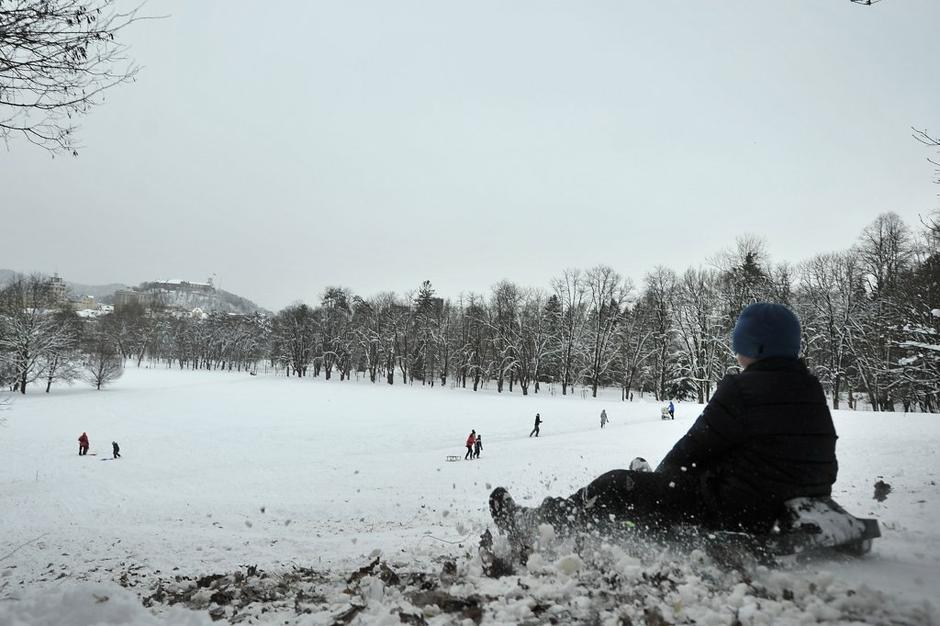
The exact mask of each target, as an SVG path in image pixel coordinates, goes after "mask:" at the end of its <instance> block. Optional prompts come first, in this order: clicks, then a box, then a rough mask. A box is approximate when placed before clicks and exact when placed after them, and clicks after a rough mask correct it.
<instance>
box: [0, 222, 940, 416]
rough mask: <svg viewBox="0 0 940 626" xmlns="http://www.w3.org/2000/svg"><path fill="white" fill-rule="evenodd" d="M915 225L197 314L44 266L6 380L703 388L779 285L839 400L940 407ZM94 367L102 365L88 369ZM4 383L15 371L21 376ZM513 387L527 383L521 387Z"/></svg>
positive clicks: (936, 268) (23, 284) (930, 242)
mask: <svg viewBox="0 0 940 626" xmlns="http://www.w3.org/2000/svg"><path fill="white" fill-rule="evenodd" d="M925 222H926V223H925V224H923V226H922V227H919V228H918V229H917V230H916V231H914V230H912V229H910V228H909V227H908V226H907V225H906V224H904V222H903V221H902V220H901V219H900V218H899V217H898V216H897V215H896V214H893V213H886V214H884V215H881V216H879V217H878V218H877V219H876V220H875V221H874V222H872V224H870V225H869V226H868V227H866V228H865V229H864V230H863V231H862V233H861V235H860V236H859V238H858V241H857V243H856V245H855V246H853V247H852V248H851V249H849V250H846V251H842V252H837V253H829V254H820V255H817V256H814V257H812V258H811V259H808V260H806V261H805V262H803V263H801V264H799V265H795V266H794V265H790V264H787V263H774V262H772V260H771V259H770V258H769V257H768V255H767V252H766V247H765V245H764V243H763V241H761V240H760V239H757V238H753V237H742V238H740V239H739V240H738V241H737V242H736V245H735V246H734V247H733V248H732V249H730V250H728V251H726V252H724V253H722V254H719V255H717V256H716V257H714V258H712V259H710V260H709V263H708V265H707V266H705V267H698V268H689V269H687V270H686V271H684V272H682V273H677V272H675V271H673V270H671V269H668V268H665V267H657V268H655V269H654V270H653V271H651V272H649V273H648V274H647V275H646V277H645V279H644V281H643V283H642V284H641V285H640V286H636V285H634V284H632V283H631V281H629V280H627V279H624V278H623V277H622V276H620V275H619V274H618V273H617V272H616V271H614V270H613V269H612V268H610V267H607V266H597V267H594V268H591V269H589V270H586V271H581V270H576V269H571V270H566V271H564V272H562V273H561V275H560V276H558V277H557V278H555V279H554V280H552V282H551V284H550V286H549V288H548V289H540V288H528V287H523V286H520V285H517V284H515V283H512V282H509V281H501V282H499V283H497V284H496V285H494V286H493V288H492V289H491V290H490V292H489V293H488V294H472V293H471V294H465V295H462V296H460V297H459V298H457V299H456V300H446V299H443V298H440V297H438V296H437V295H436V293H435V290H434V287H433V286H432V285H431V283H430V282H427V281H425V282H424V283H422V284H421V286H420V287H419V288H418V289H417V290H416V291H414V292H412V293H408V294H404V295H399V294H395V293H391V292H386V293H380V294H378V295H375V296H372V297H369V298H363V297H360V296H358V295H355V294H353V293H352V292H351V291H350V290H349V289H346V288H341V287H329V288H327V289H326V290H325V291H324V293H323V295H322V297H321V299H320V301H319V303H317V304H316V305H314V306H310V305H307V304H302V303H298V304H294V305H291V306H289V307H287V308H285V309H283V310H282V311H280V312H279V313H277V314H276V315H274V316H273V317H270V318H268V317H265V316H262V315H251V316H241V315H228V314H221V313H219V314H212V315H209V316H199V317H192V316H189V315H180V314H179V313H177V314H171V313H170V312H169V311H165V310H162V311H161V310H159V309H153V310H148V309H144V308H142V307H133V306H131V307H124V308H120V309H118V310H116V311H114V312H113V313H111V314H108V315H105V316H103V317H100V318H97V319H94V320H81V319H79V318H78V317H77V316H76V314H75V313H74V312H71V311H69V310H67V309H61V310H58V309H56V308H55V307H54V306H52V305H50V304H48V303H44V302H43V301H42V298H43V297H44V296H43V293H44V292H43V284H44V283H43V282H42V281H41V280H39V279H23V280H20V281H17V282H15V283H13V284H12V285H10V286H8V287H7V288H6V289H5V290H4V291H3V308H2V314H0V320H2V323H0V355H2V359H0V362H2V363H3V368H4V369H3V376H4V381H5V382H6V383H7V384H11V385H12V386H16V387H17V388H18V389H19V390H21V391H23V392H25V389H26V385H27V384H29V383H31V382H35V381H38V380H42V381H44V384H45V386H46V389H47V390H48V388H49V387H50V386H51V385H52V384H53V383H54V382H56V381H60V380H66V381H68V380H73V379H74V378H76V377H77V371H78V370H79V369H82V368H84V370H85V371H88V368H89V364H92V365H96V367H97V369H98V370H100V369H101V368H102V367H103V365H104V364H105V363H124V362H135V363H136V364H137V365H138V366H139V365H141V363H142V362H143V361H144V359H149V360H150V361H153V362H162V363H163V364H165V365H166V366H173V367H179V368H189V369H220V368H221V369H232V370H250V371H254V370H255V369H256V368H257V366H258V364H259V363H267V364H270V365H272V366H274V367H276V368H279V369H282V371H283V372H284V373H285V374H286V375H288V376H296V377H299V378H303V377H311V376H312V377H319V376H321V375H322V376H323V377H324V378H326V379H328V380H329V379H331V378H332V377H333V376H336V375H338V376H339V378H340V380H345V379H348V378H350V377H351V376H352V375H354V374H355V373H359V374H360V375H364V376H367V377H368V379H369V380H371V381H372V382H374V383H375V382H379V381H382V382H384V383H387V384H395V383H406V384H417V383H421V384H422V385H430V386H435V385H442V386H443V385H448V384H450V385H453V386H460V387H469V388H472V389H473V390H477V389H480V388H481V387H483V386H486V385H490V384H492V385H495V388H496V390H497V391H499V392H503V391H509V392H515V391H518V392H520V393H522V394H523V395H527V394H529V393H539V391H540V389H541V388H542V387H543V385H545V384H546V383H551V384H553V385H557V387H558V388H560V392H561V393H562V394H563V395H566V394H568V393H570V392H571V391H572V388H573V387H574V386H575V385H580V386H582V387H584V388H587V389H589V390H590V392H591V393H592V394H594V395H596V394H597V391H598V389H600V388H601V387H604V386H616V387H618V388H619V389H620V392H621V398H623V399H628V398H629V397H631V394H632V393H634V392H637V393H649V394H652V395H653V396H654V397H655V398H656V399H658V400H665V399H669V398H677V399H691V400H696V401H698V402H705V401H707V400H708V398H709V397H710V396H711V393H712V392H713V390H714V388H715V385H716V384H717V382H718V381H719V380H720V379H721V378H722V377H723V376H724V375H726V374H727V373H729V372H734V371H736V364H735V360H734V355H733V353H732V350H731V347H730V332H731V329H732V328H733V325H734V322H735V319H736V317H737V315H738V313H739V312H740V311H741V309H742V308H744V307H745V306H746V305H747V304H749V303H751V302H756V301H773V302H781V303H784V304H787V305H788V306H790V307H791V308H793V309H794V310H795V311H796V312H797V313H798V315H799V316H800V318H801V320H802V322H803V346H804V347H803V351H804V358H805V359H806V361H807V363H808V364H809V365H810V366H811V367H812V368H813V370H814V371H815V372H816V374H817V376H819V378H820V380H821V381H822V383H823V385H824V386H825V388H826V390H827V391H828V393H829V394H830V396H831V398H832V402H833V406H834V407H836V408H839V407H840V406H841V405H842V403H843V402H847V403H848V405H849V406H850V407H854V406H855V404H856V402H857V401H858V400H859V399H862V400H864V401H865V404H867V405H869V406H870V407H872V408H873V409H874V410H895V409H898V408H903V409H904V410H912V409H915V408H916V409H920V410H925V411H938V410H940V397H938V393H940V382H938V381H940V231H938V224H937V221H936V220H935V219H932V220H926V221H925ZM93 378H95V379H99V380H100V379H101V376H94V377H93ZM11 381H12V382H11ZM517 388H518V389H517Z"/></svg>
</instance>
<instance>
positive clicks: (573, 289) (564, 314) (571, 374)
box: [552, 269, 587, 395]
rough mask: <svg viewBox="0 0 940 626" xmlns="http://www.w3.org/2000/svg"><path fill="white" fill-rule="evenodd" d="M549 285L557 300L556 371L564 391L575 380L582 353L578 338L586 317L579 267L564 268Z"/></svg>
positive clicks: (583, 330)
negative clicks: (558, 317) (558, 304)
mask: <svg viewBox="0 0 940 626" xmlns="http://www.w3.org/2000/svg"><path fill="white" fill-rule="evenodd" d="M552 289H553V291H554V292H555V295H556V296H557V298H558V301H559V303H560V304H561V320H559V322H560V323H559V324H558V329H559V332H558V350H557V354H558V356H557V358H558V363H559V372H558V373H559V376H560V377H561V395H566V394H567V393H568V387H569V386H571V385H573V384H574V383H575V382H576V381H577V375H578V371H577V367H578V363H579V361H580V358H581V356H582V355H581V349H582V346H583V342H582V339H583V337H584V332H585V322H586V317H587V313H586V309H587V304H586V302H585V292H586V285H585V282H584V277H583V276H582V274H581V270H578V269H567V270H565V271H564V272H562V275H561V277H559V278H556V279H554V280H553V281H552Z"/></svg>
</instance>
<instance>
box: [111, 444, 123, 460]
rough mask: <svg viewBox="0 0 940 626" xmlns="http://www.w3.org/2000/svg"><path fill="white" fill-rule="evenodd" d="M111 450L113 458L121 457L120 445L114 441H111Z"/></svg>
mask: <svg viewBox="0 0 940 626" xmlns="http://www.w3.org/2000/svg"><path fill="white" fill-rule="evenodd" d="M111 452H112V456H113V457H114V458H115V459H119V458H121V446H119V445H118V443H117V442H116V441H112V442H111Z"/></svg>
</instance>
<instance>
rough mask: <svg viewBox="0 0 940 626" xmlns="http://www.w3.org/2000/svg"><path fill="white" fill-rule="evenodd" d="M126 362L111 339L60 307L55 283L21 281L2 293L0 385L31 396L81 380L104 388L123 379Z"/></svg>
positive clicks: (68, 310)
mask: <svg viewBox="0 0 940 626" xmlns="http://www.w3.org/2000/svg"><path fill="white" fill-rule="evenodd" d="M123 367H124V366H123V360H122V359H121V358H120V355H119V354H118V353H117V351H116V349H115V346H114V342H113V341H112V339H111V337H110V336H109V335H108V334H107V333H106V332H104V329H103V328H102V327H100V326H98V325H89V324H86V323H84V322H83V320H82V319H81V318H80V317H79V316H78V315H77V314H76V313H75V311H73V310H71V308H69V307H61V306H57V303H56V302H55V299H54V295H53V291H52V289H51V288H50V284H49V282H48V281H46V280H45V279H42V278H40V277H35V276H34V277H29V278H18V279H16V280H14V281H12V282H11V283H10V284H9V285H6V286H5V287H4V288H3V289H2V290H0V382H2V384H3V385H4V386H9V387H10V388H11V389H13V390H14V391H19V392H21V393H26V388H27V386H28V385H30V384H32V383H40V384H42V385H44V386H45V389H46V391H47V392H48V391H49V389H50V388H51V387H52V385H53V384H54V383H57V382H66V383H69V384H71V383H72V382H74V381H75V380H77V379H81V380H85V381H87V382H89V383H91V384H92V385H93V386H94V387H95V388H97V389H101V387H102V386H103V385H105V384H107V383H109V382H111V381H113V380H115V379H117V378H119V377H120V376H121V373H122V372H123Z"/></svg>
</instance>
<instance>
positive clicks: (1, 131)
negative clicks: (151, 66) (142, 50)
mask: <svg viewBox="0 0 940 626" xmlns="http://www.w3.org/2000/svg"><path fill="white" fill-rule="evenodd" d="M116 5H117V2H116V1H115V0H0V138H2V139H4V140H5V141H6V140H8V139H9V138H11V137H13V136H17V135H18V136H22V137H25V138H26V139H27V140H28V141H30V142H32V143H34V144H36V145H38V146H41V147H43V148H45V149H47V150H49V151H51V152H53V153H55V152H71V153H72V154H77V148H78V143H77V141H76V137H75V129H76V126H75V120H76V118H78V117H80V116H82V115H84V114H85V113H87V112H88V110H89V109H91V108H92V107H94V106H95V105H97V104H100V103H101V102H102V99H103V94H104V92H105V91H107V90H108V89H110V88H111V87H115V86H117V85H120V84H121V83H125V82H128V81H131V80H133V79H134V77H135V76H136V74H137V71H138V67H137V66H136V65H134V63H133V62H132V61H130V60H129V59H128V58H127V57H126V52H127V46H126V45H125V44H122V43H121V42H120V40H119V39H118V35H119V34H120V33H121V31H122V30H123V29H124V28H126V27H127V26H128V25H129V24H131V23H133V22H134V21H136V20H137V19H138V15H137V10H136V9H134V10H131V11H130V12H121V11H119V10H118V9H117V8H116Z"/></svg>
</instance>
